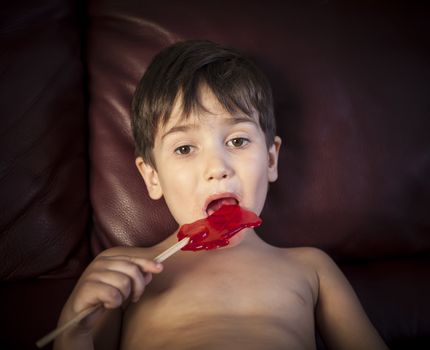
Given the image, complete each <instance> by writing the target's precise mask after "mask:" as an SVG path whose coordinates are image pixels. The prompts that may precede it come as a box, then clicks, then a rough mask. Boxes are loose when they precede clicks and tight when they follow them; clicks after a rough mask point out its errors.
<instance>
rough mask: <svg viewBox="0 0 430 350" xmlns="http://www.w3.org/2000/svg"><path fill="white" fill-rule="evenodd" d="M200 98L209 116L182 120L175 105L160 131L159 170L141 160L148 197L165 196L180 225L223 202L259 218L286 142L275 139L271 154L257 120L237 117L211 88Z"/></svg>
mask: <svg viewBox="0 0 430 350" xmlns="http://www.w3.org/2000/svg"><path fill="white" fill-rule="evenodd" d="M201 97H202V103H203V106H204V107H205V108H206V109H207V110H208V111H210V113H207V112H205V111H201V112H199V113H195V112H192V114H191V115H190V116H189V118H187V119H182V118H181V109H180V106H179V104H178V103H176V104H175V105H174V108H173V111H172V115H171V118H170V120H169V121H168V123H167V124H166V125H165V126H164V127H161V128H159V130H158V132H157V135H156V137H155V143H154V150H153V152H154V159H155V164H156V165H157V170H155V169H154V168H152V167H151V166H150V165H147V164H145V163H144V162H143V160H142V158H141V157H139V158H137V159H136V165H137V167H138V169H139V171H140V172H141V174H142V176H143V178H144V180H145V183H146V185H147V188H148V192H149V195H150V196H151V198H152V199H159V198H161V197H162V196H164V199H165V201H166V203H167V206H168V207H169V209H170V211H171V213H172V215H173V217H174V218H175V219H176V221H177V222H178V224H179V225H182V224H185V223H191V222H193V221H195V220H197V219H201V218H204V217H206V216H207V215H208V214H210V213H211V212H212V211H213V210H214V209H216V208H217V206H216V204H217V202H218V205H219V204H221V203H222V201H221V200H219V199H220V198H226V200H225V203H234V202H237V203H238V204H239V205H240V206H242V207H244V208H246V209H249V210H252V211H254V212H255V213H256V214H257V215H259V214H260V212H261V210H262V209H263V205H264V201H265V198H266V193H267V188H268V183H269V182H271V181H275V180H276V178H277V159H278V151H279V147H280V144H281V140H280V138H279V137H276V138H275V140H274V144H273V145H272V146H271V147H270V149H269V150H268V149H267V146H266V140H265V135H264V133H263V131H262V130H261V128H260V126H259V124H258V120H257V118H256V119H251V118H249V117H246V116H243V115H239V114H238V115H234V116H232V115H231V114H230V113H228V112H227V111H226V110H225V109H224V108H223V107H222V106H221V105H220V104H219V102H218V100H217V99H216V97H215V96H214V95H213V93H212V92H211V91H210V90H209V89H208V88H205V87H203V88H202V90H201ZM216 200H218V201H216Z"/></svg>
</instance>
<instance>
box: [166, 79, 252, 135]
mask: <svg viewBox="0 0 430 350" xmlns="http://www.w3.org/2000/svg"><path fill="white" fill-rule="evenodd" d="M206 118H209V119H213V118H217V119H222V120H223V122H225V123H229V124H237V123H240V122H251V123H254V124H256V125H257V126H258V125H259V123H258V117H257V113H256V112H254V113H253V114H252V115H247V114H245V113H243V112H242V111H240V110H239V109H237V110H236V111H233V112H230V111H228V110H227V109H226V108H225V107H224V106H223V105H222V104H221V103H220V102H219V100H218V98H217V97H216V96H215V94H214V93H213V92H212V90H211V89H210V88H209V87H207V86H206V85H202V86H201V87H200V88H199V95H198V101H197V103H196V104H195V105H194V106H193V108H191V110H190V113H189V114H186V113H185V112H184V104H183V99H182V94H181V93H178V95H177V97H176V98H175V101H174V104H173V107H172V112H171V114H170V116H169V117H168V118H167V120H166V122H165V123H164V124H162V125H160V128H159V130H160V131H162V130H164V131H165V130H168V129H170V128H172V127H174V126H178V125H184V124H194V125H197V124H199V123H200V122H202V121H205V119H206Z"/></svg>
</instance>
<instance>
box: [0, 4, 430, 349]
mask: <svg viewBox="0 0 430 350" xmlns="http://www.w3.org/2000/svg"><path fill="white" fill-rule="evenodd" d="M429 35H430V6H429V5H427V4H424V3H421V2H419V1H409V2H407V3H405V2H393V1H380V2H377V3H376V2H362V1H352V2H351V1H349V2H344V1H340V0H338V1H317V2H312V3H306V4H304V2H293V1H275V0H268V1H248V2H243V1H232V0H230V1H224V0H220V1H217V2H204V1H197V0H190V1H186V2H183V1H167V0H158V1H156V2H154V1H142V0H124V1H114V0H91V1H86V2H83V1H72V0H46V1H43V2H39V1H37V2H31V1H15V2H10V3H8V4H7V5H5V6H3V7H2V10H1V12H0V40H1V41H0V44H1V50H0V76H1V79H0V84H1V90H0V113H1V121H0V125H1V128H0V198H1V199H0V256H1V257H2V264H1V265H0V278H1V281H2V282H1V285H0V310H1V311H0V325H1V326H0V348H2V349H15V348H20V349H34V346H33V344H34V341H35V340H36V339H37V338H35V337H36V336H37V337H39V336H42V335H43V333H45V332H46V331H48V330H49V329H52V328H54V327H55V324H56V319H57V317H58V312H59V310H60V309H61V305H62V304H63V303H64V302H65V300H66V298H67V296H68V293H69V292H70V289H71V288H72V286H73V284H74V282H75V279H76V278H77V277H78V276H79V275H80V272H81V271H82V269H83V268H84V267H85V266H86V264H87V263H88V261H89V259H90V258H91V257H92V256H94V255H95V254H97V253H98V252H100V251H101V250H103V249H105V248H108V247H111V246H114V245H137V246H151V245H153V244H155V243H157V242H159V241H161V240H162V239H164V238H165V237H167V236H168V235H169V234H171V233H172V232H173V230H175V229H176V227H177V225H176V224H175V222H174V220H173V219H172V217H171V215H170V214H169V212H168V210H167V207H166V205H165V203H164V202H163V200H159V201H152V200H151V199H149V197H148V195H147V192H146V188H145V186H144V183H143V180H142V179H141V178H140V175H139V174H138V171H137V169H136V167H135V165H134V150H133V143H132V139H131V131H130V123H129V106H130V99H131V96H132V94H133V91H134V88H135V85H136V83H137V81H138V80H139V78H140V76H141V75H142V74H143V72H144V71H145V69H146V67H147V66H148V64H149V62H150V60H151V59H152V57H153V56H154V54H155V53H157V52H158V51H159V50H160V49H162V48H164V47H166V46H167V45H169V44H170V43H173V42H175V41H177V40H181V39H210V40H213V41H216V42H219V43H222V44H226V45H230V46H233V47H236V48H238V49H240V50H241V51H243V52H244V53H245V54H247V55H249V56H251V57H252V58H253V59H254V60H255V61H256V62H257V64H258V65H259V66H260V67H261V68H262V70H263V71H264V72H265V73H266V74H267V75H268V77H269V80H270V82H271V83H272V85H273V90H274V97H275V112H276V117H277V123H278V133H279V135H280V136H281V137H282V139H283V146H282V150H281V153H280V160H279V162H280V167H279V179H278V181H277V182H276V183H274V184H272V185H271V186H270V190H269V195H268V200H267V203H266V207H265V209H264V211H263V213H262V218H263V225H262V226H261V228H259V229H258V232H259V234H260V235H261V237H262V238H263V239H264V240H266V241H267V242H269V243H271V244H273V245H276V246H281V247H294V246H315V247H319V248H321V249H323V250H325V251H326V252H328V253H329V254H330V255H332V256H333V257H334V258H335V260H336V261H337V263H338V264H339V266H340V267H341V269H342V270H343V271H344V272H345V274H346V276H347V277H348V279H349V280H350V281H351V283H352V285H353V287H354V289H355V290H356V292H357V294H358V296H359V298H360V300H361V302H362V304H363V306H364V307H365V309H366V312H367V313H368V315H369V317H370V319H371V320H372V322H373V323H374V324H375V326H376V328H377V329H378V330H379V331H380V333H381V335H382V336H383V338H384V339H385V340H386V342H387V344H388V345H389V347H390V348H391V349H428V348H429V347H430V318H429V317H428V315H429V314H430V303H429V301H428V295H430V137H429V136H428V135H429V134H430V118H429V111H430V105H429V95H430V86H429V84H428V82H429V81H430V63H429V62H430V42H429V39H428V38H429ZM184 205H186V203H184ZM90 249H91V251H90ZM68 277H72V278H73V279H72V280H70V279H67V278H68ZM34 304H36V306H34V308H32V305H34ZM30 309H32V310H33V311H34V314H31V315H30V316H29V310H30ZM44 310H45V313H44V314H43V311H44ZM319 348H320V349H323V348H324V345H323V344H322V343H321V342H319Z"/></svg>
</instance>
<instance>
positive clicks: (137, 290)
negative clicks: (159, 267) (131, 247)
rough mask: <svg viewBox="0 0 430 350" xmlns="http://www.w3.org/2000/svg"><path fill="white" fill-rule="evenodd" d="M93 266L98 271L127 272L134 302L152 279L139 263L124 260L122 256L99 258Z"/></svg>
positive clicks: (150, 274)
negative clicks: (130, 280)
mask: <svg viewBox="0 0 430 350" xmlns="http://www.w3.org/2000/svg"><path fill="white" fill-rule="evenodd" d="M94 268H95V269H98V270H99V271H103V270H111V271H117V272H121V273H124V274H127V275H128V276H129V277H130V278H131V279H132V294H133V297H132V300H133V301H134V302H136V301H138V300H139V299H140V297H141V296H142V293H143V292H144V289H145V286H146V285H148V283H149V282H150V281H151V280H152V273H150V272H143V271H142V267H141V266H140V265H137V264H135V263H134V262H132V261H130V260H124V259H123V257H117V258H116V259H104V260H101V261H100V262H99V263H98V265H97V266H95V267H94ZM98 270H94V271H98ZM99 273H100V272H99ZM106 282H108V281H106Z"/></svg>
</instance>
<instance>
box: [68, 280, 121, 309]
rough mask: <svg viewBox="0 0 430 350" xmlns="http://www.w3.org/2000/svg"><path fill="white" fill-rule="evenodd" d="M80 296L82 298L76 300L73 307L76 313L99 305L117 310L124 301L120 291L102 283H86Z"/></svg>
mask: <svg viewBox="0 0 430 350" xmlns="http://www.w3.org/2000/svg"><path fill="white" fill-rule="evenodd" d="M79 294H80V296H77V297H76V298H75V303H74V305H73V311H74V312H75V313H79V312H81V311H82V310H84V309H87V308H89V307H92V306H95V305H98V304H102V305H103V306H104V307H105V308H106V309H115V308H117V307H119V306H121V305H122V303H123V301H124V298H123V295H122V293H121V291H120V290H119V289H117V288H116V287H114V286H112V285H110V284H106V283H104V282H101V281H89V280H88V281H85V283H83V284H82V286H81V288H80V293H79Z"/></svg>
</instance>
